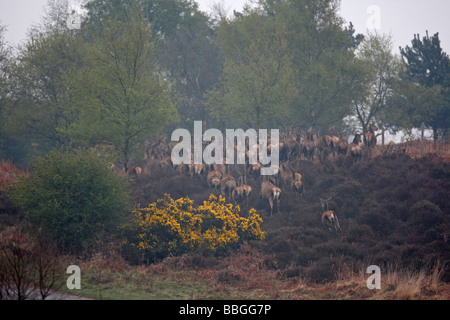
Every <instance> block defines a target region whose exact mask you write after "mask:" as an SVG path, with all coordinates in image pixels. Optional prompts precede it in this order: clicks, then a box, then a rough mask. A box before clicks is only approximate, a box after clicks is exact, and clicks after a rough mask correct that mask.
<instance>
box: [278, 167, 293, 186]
mask: <svg viewBox="0 0 450 320" xmlns="http://www.w3.org/2000/svg"><path fill="white" fill-rule="evenodd" d="M280 176H281V181H282V182H283V186H285V187H287V186H290V185H291V184H292V182H293V181H294V173H293V172H292V170H291V169H290V168H288V165H287V163H282V164H281V165H280Z"/></svg>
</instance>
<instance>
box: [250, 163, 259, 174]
mask: <svg viewBox="0 0 450 320" xmlns="http://www.w3.org/2000/svg"><path fill="white" fill-rule="evenodd" d="M248 173H249V174H250V175H251V176H256V177H259V175H260V173H261V164H260V163H259V162H257V163H252V164H250V165H249V167H248Z"/></svg>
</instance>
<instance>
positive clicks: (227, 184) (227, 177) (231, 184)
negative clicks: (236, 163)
mask: <svg viewBox="0 0 450 320" xmlns="http://www.w3.org/2000/svg"><path fill="white" fill-rule="evenodd" d="M234 188H236V180H234V178H233V176H232V175H231V174H229V173H226V174H224V175H223V176H222V181H221V182H220V192H221V193H222V195H224V196H225V192H227V191H228V198H231V193H232V192H233V190H234Z"/></svg>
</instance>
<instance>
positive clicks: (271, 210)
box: [269, 198, 273, 216]
mask: <svg viewBox="0 0 450 320" xmlns="http://www.w3.org/2000/svg"><path fill="white" fill-rule="evenodd" d="M269 204H270V216H272V214H273V199H272V198H269Z"/></svg>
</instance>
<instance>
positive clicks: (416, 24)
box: [0, 0, 450, 54]
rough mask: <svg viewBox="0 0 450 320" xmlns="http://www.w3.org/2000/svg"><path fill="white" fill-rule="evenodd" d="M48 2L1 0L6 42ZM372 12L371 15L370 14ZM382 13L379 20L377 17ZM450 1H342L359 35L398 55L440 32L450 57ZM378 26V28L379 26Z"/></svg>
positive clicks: (204, 3) (207, 1)
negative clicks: (384, 36) (378, 37)
mask: <svg viewBox="0 0 450 320" xmlns="http://www.w3.org/2000/svg"><path fill="white" fill-rule="evenodd" d="M215 1H225V4H226V6H228V7H229V8H230V9H231V12H232V10H233V9H236V10H241V9H242V6H243V4H244V3H245V2H246V0H197V2H198V3H199V5H200V8H201V9H202V10H204V11H208V10H209V8H210V7H211V4H212V3H213V2H215ZM46 3H47V0H0V23H1V24H2V25H6V26H7V28H8V32H7V34H6V40H7V41H8V42H9V43H10V44H11V45H16V44H18V43H20V42H21V41H23V40H24V39H25V38H26V32H27V29H28V28H29V27H30V25H32V24H35V23H37V22H39V21H40V19H41V17H42V15H43V14H44V6H45V4H46ZM368 9H369V12H368V11H367V10H368ZM377 12H379V19H376V18H377V16H376V15H377ZM449 12H450V1H448V0H426V1H424V0H342V6H341V15H342V16H343V17H344V19H345V20H346V21H352V22H353V24H354V25H355V28H356V31H357V32H358V33H364V34H365V33H366V32H367V26H368V22H369V26H372V27H374V26H375V27H379V29H377V31H378V32H379V33H391V34H392V36H393V38H394V44H395V48H394V49H395V52H396V53H398V47H399V46H402V47H405V46H406V45H410V44H411V40H412V39H413V37H414V34H415V33H419V34H420V35H421V36H424V35H425V31H426V30H428V31H429V33H430V35H432V34H434V33H436V32H439V37H440V39H441V44H442V47H443V49H444V51H446V52H447V53H449V54H450V19H449ZM377 24H378V25H377Z"/></svg>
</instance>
